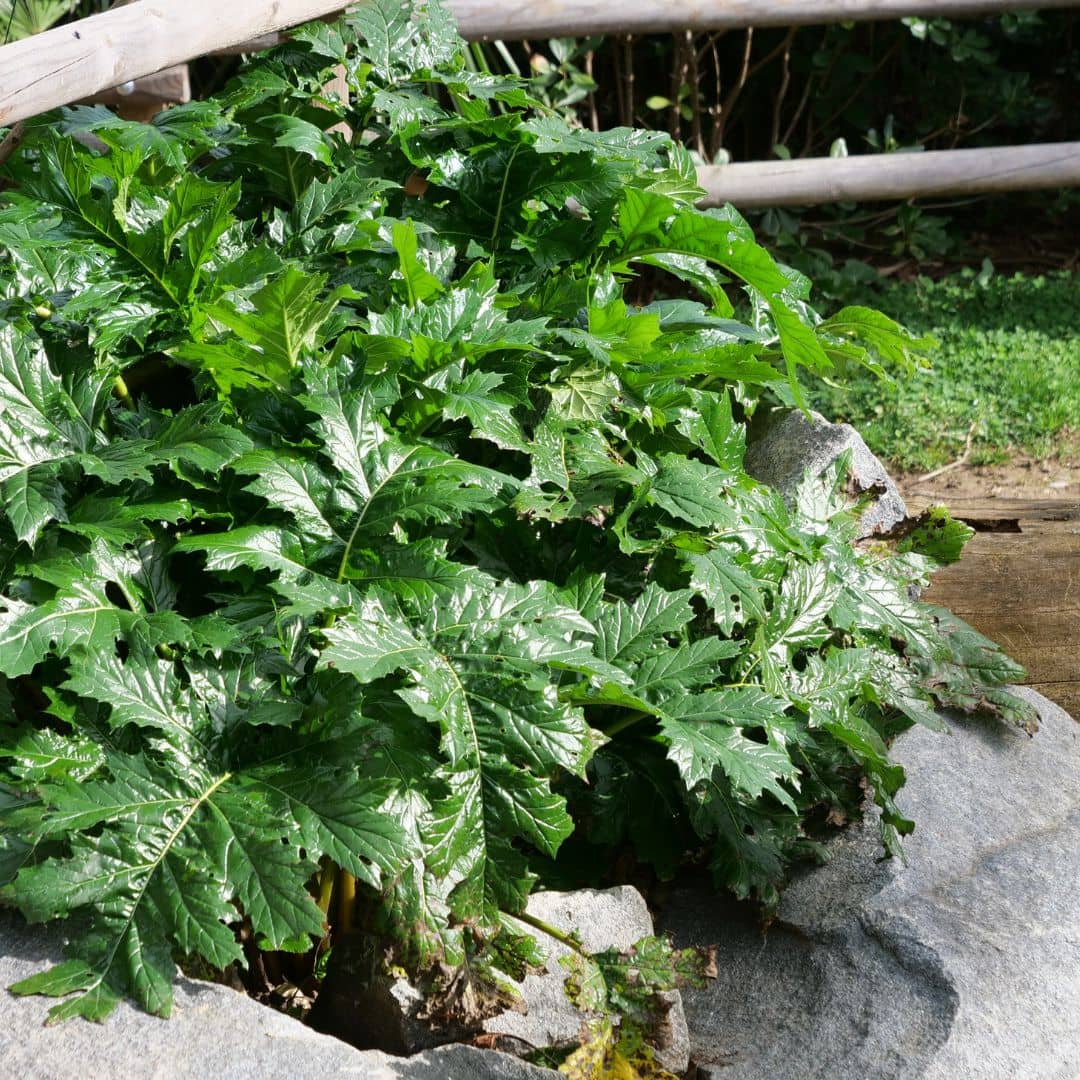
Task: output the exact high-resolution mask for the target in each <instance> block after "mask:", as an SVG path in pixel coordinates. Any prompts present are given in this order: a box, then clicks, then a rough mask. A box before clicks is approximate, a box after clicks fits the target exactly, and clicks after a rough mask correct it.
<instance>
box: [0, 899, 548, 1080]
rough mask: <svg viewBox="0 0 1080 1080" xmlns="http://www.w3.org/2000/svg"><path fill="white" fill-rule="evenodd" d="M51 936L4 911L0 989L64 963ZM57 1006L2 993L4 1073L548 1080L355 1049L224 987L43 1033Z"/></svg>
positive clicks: (465, 1059)
mask: <svg viewBox="0 0 1080 1080" xmlns="http://www.w3.org/2000/svg"><path fill="white" fill-rule="evenodd" d="M61 944H62V939H61V937H60V935H59V934H58V933H57V932H56V931H55V930H53V929H51V928H49V929H42V928H40V927H28V926H26V925H25V923H23V921H22V919H21V918H20V917H19V916H17V915H16V914H14V913H13V912H11V911H7V910H0V987H7V986H9V985H11V983H13V982H16V981H18V980H19V979H24V978H26V977H27V976H29V975H32V974H34V973H35V972H38V971H41V970H42V969H43V968H45V967H47V966H49V964H50V963H55V962H56V961H57V960H59V959H61V958H62V954H61ZM49 1004H51V1002H48V1001H46V1000H45V999H43V998H40V997H15V996H14V995H12V994H8V993H7V991H6V990H5V989H0V1062H2V1065H0V1075H2V1076H4V1077H19V1078H20V1080H70V1078H71V1077H88V1078H92V1080H206V1078H207V1077H213V1078H214V1080H308V1078H315V1077H318V1078H319V1080H336V1078H339V1077H340V1078H343V1080H344V1078H354V1080H544V1078H545V1077H553V1076H555V1075H556V1074H554V1073H552V1072H551V1071H550V1070H547V1069H538V1068H536V1067H534V1066H532V1065H528V1064H526V1063H525V1062H523V1061H520V1060H519V1059H518V1058H515V1057H511V1056H510V1055H508V1054H500V1053H495V1052H493V1051H488V1050H478V1049H476V1048H474V1047H469V1046H448V1047H444V1048H443V1049H441V1050H432V1051H429V1052H428V1053H425V1054H421V1055H419V1056H417V1057H413V1058H395V1057H391V1056H390V1055H388V1054H383V1053H380V1052H379V1051H365V1052H361V1051H359V1050H355V1049H353V1047H351V1046H348V1045H347V1044H346V1043H343V1042H340V1041H339V1040H337V1039H332V1038H330V1037H329V1036H327V1035H320V1034H319V1033H318V1032H315V1031H312V1030H311V1028H308V1027H305V1026H304V1025H303V1024H301V1023H300V1022H299V1021H297V1020H293V1019H292V1018H290V1017H288V1016H285V1015H283V1014H282V1013H278V1012H274V1011H273V1010H272V1009H268V1008H266V1007H264V1006H262V1005H260V1004H259V1003H258V1002H256V1001H254V1000H253V999H251V998H249V997H246V996H245V995H243V994H240V993H237V992H236V991H235V990H230V989H228V988H227V987H224V986H218V985H215V984H213V983H205V982H198V981H196V980H193V979H184V978H182V979H180V980H179V982H178V984H177V986H176V1003H175V1006H174V1009H173V1015H172V1016H171V1017H170V1018H169V1019H168V1020H161V1019H159V1018H157V1017H154V1016H149V1015H147V1014H146V1013H143V1012H140V1011H139V1010H138V1009H136V1008H135V1007H134V1006H132V1005H129V1004H127V1003H124V1004H122V1005H120V1007H119V1008H118V1009H117V1011H116V1013H115V1014H114V1015H113V1016H111V1017H110V1018H109V1020H107V1021H106V1022H105V1023H104V1024H100V1025H99V1024H90V1023H87V1022H86V1021H84V1020H71V1021H69V1022H67V1023H65V1024H60V1025H58V1026H56V1027H45V1026H44V1020H45V1014H46V1011H47V1008H48V1006H49Z"/></svg>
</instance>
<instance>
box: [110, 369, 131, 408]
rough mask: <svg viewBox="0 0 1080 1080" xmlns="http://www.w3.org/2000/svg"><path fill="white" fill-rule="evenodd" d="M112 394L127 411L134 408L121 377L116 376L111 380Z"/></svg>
mask: <svg viewBox="0 0 1080 1080" xmlns="http://www.w3.org/2000/svg"><path fill="white" fill-rule="evenodd" d="M113 393H114V394H115V395H116V396H117V397H118V398H119V399H120V402H121V404H122V405H123V406H124V407H125V408H127V409H134V408H135V400H134V398H132V396H131V391H130V390H129V389H128V384H127V383H126V382H124V376H123V375H117V376H116V378H115V379H113Z"/></svg>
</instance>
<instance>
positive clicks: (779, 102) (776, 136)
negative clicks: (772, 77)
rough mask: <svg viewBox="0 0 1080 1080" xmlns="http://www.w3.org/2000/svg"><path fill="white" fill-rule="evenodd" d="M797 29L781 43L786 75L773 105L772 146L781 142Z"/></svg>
mask: <svg viewBox="0 0 1080 1080" xmlns="http://www.w3.org/2000/svg"><path fill="white" fill-rule="evenodd" d="M796 29H797V28H796V27H794V26H793V27H792V28H791V29H790V30H788V32H787V36H786V37H785V38H784V40H783V41H782V42H781V43H780V44H781V46H782V47H783V50H784V73H783V75H782V76H781V78H780V89H779V90H777V92H776V101H775V102H774V104H773V118H772V132H771V138H770V140H769V145H770V146H776V145H777V143H779V141H780V110H781V109H782V108H783V107H784V98H785V97H787V92H788V86H790V85H791V46H792V43H793V42H794V41H795V34H796ZM774 52H775V50H774Z"/></svg>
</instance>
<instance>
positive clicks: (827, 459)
mask: <svg viewBox="0 0 1080 1080" xmlns="http://www.w3.org/2000/svg"><path fill="white" fill-rule="evenodd" d="M750 434H751V438H750V443H749V445H748V446H747V449H746V460H745V466H746V471H747V472H748V473H749V474H750V475H751V476H752V477H753V478H754V479H755V480H760V481H761V482H762V483H763V484H768V485H769V487H771V488H775V489H776V490H777V491H778V492H780V494H781V496H783V498H784V499H785V500H788V501H791V500H792V499H794V497H795V492H796V490H797V489H798V487H799V485H800V484H801V483H802V481H803V478H804V477H805V476H806V474H807V473H809V474H810V475H811V476H820V475H821V474H822V473H823V472H825V470H826V469H828V468H829V467H830V466H831V465H832V464H833V463H834V462H835V461H836V459H837V458H838V457H840V455H841V454H843V453H844V452H845V451H847V450H850V451H851V472H850V474H849V477H848V481H849V484H850V486H851V489H852V490H851V493H852V495H863V494H866V493H869V494H870V495H872V499H871V502H870V505H869V506H868V507H867V508H866V510H865V511H864V512H863V514H862V517H861V518H860V519H859V536H860V538H863V537H867V536H874V535H877V534H880V533H885V532H888V531H889V530H890V529H891V528H892V527H893V526H894V525H898V524H899V523H900V522H901V521H903V520H904V519H905V518H906V517H907V507H906V506H905V505H904V499H903V496H901V494H900V491H899V489H898V488H897V486H896V484H894V483H893V481H892V478H891V477H890V476H889V474H888V472H886V470H885V466H884V465H882V464H881V462H880V461H878V459H877V458H876V457H874V455H873V454H872V453H871V452H870V450H869V448H868V447H867V445H866V443H865V442H863V439H862V436H861V435H860V434H859V433H858V432H857V431H856V430H855V429H854V428H853V427H851V425H850V424H830V423H829V422H828V421H827V420H826V419H825V418H824V417H823V416H820V415H818V414H817V413H811V414H810V418H809V419H808V418H807V417H806V416H805V415H804V414H803V413H802V412H800V411H799V410H798V409H793V410H790V411H786V410H777V411H776V412H773V413H771V414H769V415H767V416H765V417H762V418H755V423H754V425H753V426H752V428H751V433H750Z"/></svg>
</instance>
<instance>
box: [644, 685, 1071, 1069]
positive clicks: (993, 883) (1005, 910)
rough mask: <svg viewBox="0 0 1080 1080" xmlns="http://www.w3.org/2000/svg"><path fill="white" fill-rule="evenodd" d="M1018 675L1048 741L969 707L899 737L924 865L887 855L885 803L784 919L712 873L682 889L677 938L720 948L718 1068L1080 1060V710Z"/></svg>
mask: <svg viewBox="0 0 1080 1080" xmlns="http://www.w3.org/2000/svg"><path fill="white" fill-rule="evenodd" d="M1019 692H1020V693H1022V694H1023V695H1024V696H1025V697H1027V698H1028V699H1029V700H1030V701H1032V702H1033V704H1035V705H1036V707H1037V708H1038V710H1039V713H1040V716H1041V724H1042V728H1041V730H1040V731H1039V733H1038V734H1036V735H1035V736H1034V738H1028V737H1027V736H1026V735H1023V734H1021V733H1020V732H1018V731H1016V730H1015V729H1010V728H1005V727H1004V726H1002V725H999V724H980V723H976V722H971V721H964V722H961V721H955V722H954V724H953V733H952V735H951V736H948V737H945V736H941V735H936V734H934V733H932V732H929V731H926V730H924V729H921V728H916V729H914V730H912V731H910V732H908V733H907V734H905V735H904V736H902V737H901V739H900V740H898V741H897V744H896V747H895V754H896V757H897V758H898V760H900V761H901V762H902V763H903V764H904V766H905V767H906V769H907V774H908V783H907V786H906V787H905V788H904V789H903V790H902V791H901V798H900V800H899V801H900V803H901V806H902V807H903V808H904V809H905V810H906V811H907V812H908V813H909V815H910V816H911V817H913V818H914V819H915V822H916V829H915V832H914V834H913V835H912V836H910V837H909V838H908V839H907V840H906V841H905V851H906V854H907V864H906V865H904V864H903V863H902V862H900V861H898V860H887V861H878V856H879V854H880V850H879V845H878V840H877V825H876V819H875V818H874V817H873V815H868V818H867V820H866V821H865V822H864V823H863V824H862V825H860V826H858V827H855V828H853V829H851V830H849V831H848V832H847V833H845V834H843V835H841V836H840V837H838V838H837V839H836V840H835V841H834V842H833V843H832V845H831V847H832V858H831V860H830V862H829V863H828V864H827V865H826V866H824V867H821V868H817V869H812V870H808V871H806V872H804V873H803V874H802V875H801V876H800V877H798V878H797V879H796V880H795V881H794V882H793V883H792V885H791V886H790V887H789V888H788V889H787V891H786V892H785V893H784V895H783V899H782V902H781V907H780V912H779V917H778V919H777V921H776V922H775V923H774V924H773V925H772V926H771V927H770V929H769V931H768V933H767V935H765V936H762V934H761V933H760V931H759V930H758V928H757V926H756V924H755V921H754V919H753V917H752V916H751V915H749V914H747V913H746V912H745V911H742V912H740V911H737V910H733V909H732V907H731V906H730V905H721V904H718V902H717V901H716V899H715V897H714V896H713V895H711V894H710V893H709V892H708V891H707V890H705V889H702V890H692V889H690V890H683V891H680V892H678V893H676V894H675V895H673V897H672V900H671V903H670V904H669V906H668V908H667V910H666V912H665V916H664V926H665V928H666V929H668V930H669V931H672V932H673V933H674V935H675V939H676V943H677V944H681V945H688V944H697V945H707V944H717V945H718V956H717V963H718V967H719V977H718V978H717V979H716V980H715V981H713V982H712V983H711V984H710V985H709V986H708V987H706V988H705V989H702V990H684V991H683V1001H684V1006H685V1008H686V1013H687V1018H688V1020H689V1023H690V1033H691V1056H692V1059H693V1060H694V1061H695V1062H697V1063H698V1064H699V1066H700V1068H701V1076H702V1077H705V1078H710V1077H713V1078H719V1077H723V1080H750V1078H753V1080H765V1078H769V1080H812V1078H817V1077H820V1078H826V1077H828V1078H834V1077H838V1076H844V1077H847V1076H850V1077H867V1078H875V1080H893V1078H896V1080H900V1078H909V1077H911V1078H916V1077H917V1078H920V1080H960V1078H963V1080H1001V1078H1009V1080H1036V1078H1038V1080H1066V1078H1072V1080H1075V1078H1076V1077H1077V1076H1080V1023H1078V1021H1077V1017H1078V1016H1080V725H1078V724H1077V723H1076V722H1075V721H1073V720H1072V719H1071V718H1070V717H1069V716H1067V715H1066V714H1065V713H1064V712H1063V711H1062V710H1061V709H1059V708H1058V707H1057V706H1056V705H1054V704H1053V703H1052V702H1049V701H1047V700H1046V699H1045V698H1042V697H1040V695H1038V694H1036V693H1034V692H1033V691H1030V690H1021V691H1019Z"/></svg>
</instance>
